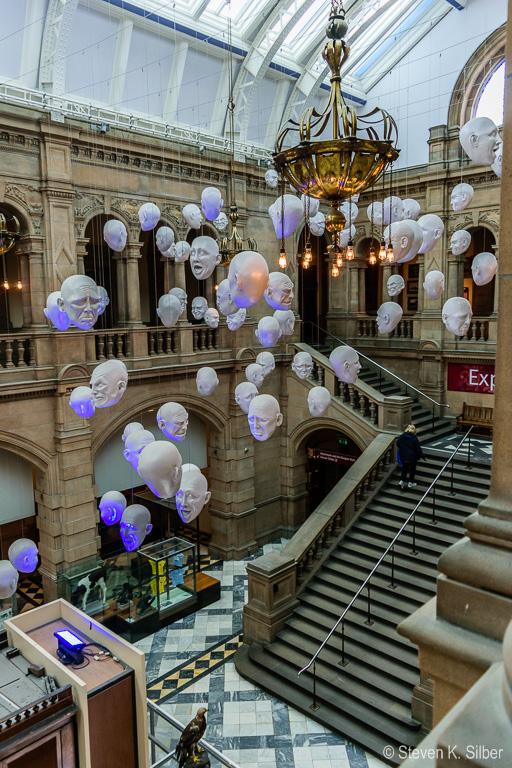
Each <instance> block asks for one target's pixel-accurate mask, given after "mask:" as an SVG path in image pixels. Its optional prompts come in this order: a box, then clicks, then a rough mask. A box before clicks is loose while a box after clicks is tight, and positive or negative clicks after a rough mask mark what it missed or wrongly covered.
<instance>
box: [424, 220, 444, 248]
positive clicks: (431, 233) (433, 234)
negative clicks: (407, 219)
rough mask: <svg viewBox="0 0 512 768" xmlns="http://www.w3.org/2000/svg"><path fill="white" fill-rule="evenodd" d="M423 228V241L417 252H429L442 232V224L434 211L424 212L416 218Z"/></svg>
mask: <svg viewBox="0 0 512 768" xmlns="http://www.w3.org/2000/svg"><path fill="white" fill-rule="evenodd" d="M418 224H419V225H420V226H421V228H422V230H423V242H422V244H421V247H420V249H419V251H418V253H430V251H431V250H432V248H433V247H434V246H435V244H436V243H437V241H438V240H440V239H441V236H442V234H443V232H444V224H443V222H442V221H441V219H440V218H439V216H436V214H435V213H426V214H425V216H421V217H420V218H419V219H418Z"/></svg>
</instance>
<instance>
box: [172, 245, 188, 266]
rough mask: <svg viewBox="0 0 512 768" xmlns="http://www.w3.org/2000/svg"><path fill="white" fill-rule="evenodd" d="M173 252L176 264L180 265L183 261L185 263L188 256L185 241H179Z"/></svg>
mask: <svg viewBox="0 0 512 768" xmlns="http://www.w3.org/2000/svg"><path fill="white" fill-rule="evenodd" d="M174 251H175V254H174V259H175V261H176V264H181V263H182V262H183V261H186V260H187V259H188V257H189V256H190V245H189V244H188V243H187V242H186V241H185V240H180V241H179V242H177V243H176V245H175V246H174Z"/></svg>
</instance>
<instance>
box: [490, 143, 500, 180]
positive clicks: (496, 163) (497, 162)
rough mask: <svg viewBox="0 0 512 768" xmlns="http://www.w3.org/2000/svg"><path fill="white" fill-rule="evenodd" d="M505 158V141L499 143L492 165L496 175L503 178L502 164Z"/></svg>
mask: <svg viewBox="0 0 512 768" xmlns="http://www.w3.org/2000/svg"><path fill="white" fill-rule="evenodd" d="M502 160H503V142H502V141H500V142H499V143H498V148H497V150H496V152H495V153H494V163H493V164H492V165H491V168H492V169H493V171H494V173H495V174H496V176H497V177H498V178H499V179H501V164H502Z"/></svg>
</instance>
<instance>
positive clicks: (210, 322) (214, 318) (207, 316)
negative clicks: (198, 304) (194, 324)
mask: <svg viewBox="0 0 512 768" xmlns="http://www.w3.org/2000/svg"><path fill="white" fill-rule="evenodd" d="M219 320H220V315H219V313H218V311H217V310H216V309H215V307H209V308H208V309H207V310H206V312H205V313H204V321H205V323H206V325H207V326H208V327H209V328H218V327H219Z"/></svg>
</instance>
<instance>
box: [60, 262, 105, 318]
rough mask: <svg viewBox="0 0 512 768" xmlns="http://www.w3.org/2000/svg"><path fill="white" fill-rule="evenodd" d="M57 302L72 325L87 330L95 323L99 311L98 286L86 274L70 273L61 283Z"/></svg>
mask: <svg viewBox="0 0 512 768" xmlns="http://www.w3.org/2000/svg"><path fill="white" fill-rule="evenodd" d="M57 304H58V306H59V309H60V311H61V312H65V313H66V315H67V316H68V318H69V319H70V320H71V324H72V325H74V326H76V327H77V328H80V329H81V330H83V331H87V330H88V329H89V328H92V327H93V325H94V324H95V322H96V320H97V319H98V313H99V311H100V296H99V292H98V286H97V285H96V283H95V282H94V280H92V279H91V278H90V277H87V275H71V277H67V278H66V279H65V280H64V282H63V283H62V285H61V289H60V299H57Z"/></svg>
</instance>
